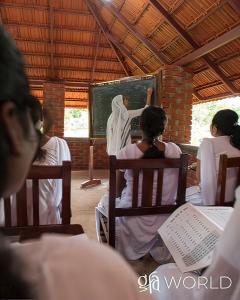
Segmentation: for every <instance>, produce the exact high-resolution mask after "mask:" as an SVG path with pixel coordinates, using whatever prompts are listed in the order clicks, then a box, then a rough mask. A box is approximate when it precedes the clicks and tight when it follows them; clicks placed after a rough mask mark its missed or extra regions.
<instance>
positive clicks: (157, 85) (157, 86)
mask: <svg viewBox="0 0 240 300" xmlns="http://www.w3.org/2000/svg"><path fill="white" fill-rule="evenodd" d="M146 80H155V89H154V94H155V95H156V96H155V102H154V104H156V105H160V85H161V82H160V81H161V76H159V75H146V76H133V77H126V78H123V79H119V80H114V81H108V82H102V83H97V84H91V85H90V88H89V133H90V139H102V138H106V134H104V135H99V134H95V132H94V129H93V122H94V116H93V114H94V111H93V104H94V103H93V101H94V99H93V90H94V88H96V87H102V86H112V85H115V84H116V85H117V84H123V83H125V82H126V83H129V82H131V83H132V82H136V83H137V82H139V81H140V82H141V81H146ZM146 97H147V94H146ZM130 101H131V99H130ZM139 135H140V131H139V133H138V134H134V135H132V137H139Z"/></svg>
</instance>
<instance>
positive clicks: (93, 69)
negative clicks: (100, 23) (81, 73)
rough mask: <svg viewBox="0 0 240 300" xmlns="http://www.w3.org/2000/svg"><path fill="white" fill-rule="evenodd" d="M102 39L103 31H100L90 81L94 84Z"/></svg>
mask: <svg viewBox="0 0 240 300" xmlns="http://www.w3.org/2000/svg"><path fill="white" fill-rule="evenodd" d="M100 37H101V29H99V30H98V35H97V45H96V48H95V55H94V59H93V67H92V73H91V79H90V81H91V82H93V79H94V73H95V68H96V63H97V57H98V49H99V42H100Z"/></svg>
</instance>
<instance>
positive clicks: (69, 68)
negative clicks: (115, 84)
mask: <svg viewBox="0 0 240 300" xmlns="http://www.w3.org/2000/svg"><path fill="white" fill-rule="evenodd" d="M25 67H26V68H28V69H39V70H45V69H46V70H48V69H49V66H47V65H25ZM55 70H57V71H73V72H81V71H82V72H90V73H91V72H92V69H91V68H78V67H66V66H59V67H55ZM95 72H96V73H106V74H109V73H111V74H119V75H124V72H123V71H120V70H111V69H106V70H104V69H95ZM56 80H57V79H56Z"/></svg>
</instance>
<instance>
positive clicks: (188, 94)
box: [160, 66, 193, 143]
mask: <svg viewBox="0 0 240 300" xmlns="http://www.w3.org/2000/svg"><path fill="white" fill-rule="evenodd" d="M161 76H162V80H161V82H162V83H161V86H160V88H161V92H160V103H161V104H162V105H163V108H164V109H165V111H166V112H167V115H168V126H167V130H166V133H165V134H164V139H165V140H167V141H173V142H175V143H190V139H191V125H192V92H193V81H192V74H190V73H188V72H186V71H185V70H184V69H183V68H182V67H179V66H166V67H164V68H163V69H162V70H161Z"/></svg>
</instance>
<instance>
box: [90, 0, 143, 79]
mask: <svg viewBox="0 0 240 300" xmlns="http://www.w3.org/2000/svg"><path fill="white" fill-rule="evenodd" d="M85 2H86V4H87V6H88V8H89V10H90V11H91V13H92V14H93V16H94V17H95V20H96V22H97V23H98V25H99V26H100V28H101V30H102V31H103V33H104V35H105V36H106V38H107V40H109V41H111V42H112V43H113V44H114V45H115V46H116V47H117V48H118V49H119V50H120V51H121V53H122V54H123V55H125V56H126V57H128V58H129V59H130V60H131V61H132V62H133V63H134V64H135V65H136V66H137V67H138V68H139V69H140V70H141V71H142V72H143V73H148V70H147V68H145V67H144V66H143V65H141V63H140V62H139V61H137V60H136V59H135V58H134V57H133V56H132V55H131V54H130V52H128V51H127V50H126V49H125V48H124V47H122V46H121V45H120V44H119V43H118V42H117V40H116V39H115V38H114V37H113V36H112V35H111V34H110V32H109V30H108V28H107V26H106V25H105V23H104V22H103V20H102V18H101V17H100V16H99V14H98V13H97V9H96V7H95V5H94V4H93V3H91V1H90V0H85Z"/></svg>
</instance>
